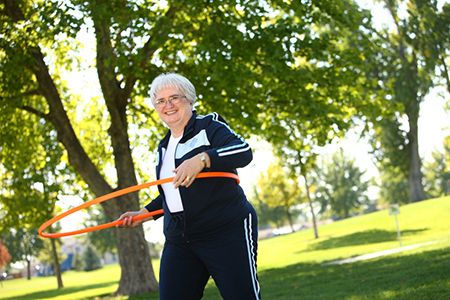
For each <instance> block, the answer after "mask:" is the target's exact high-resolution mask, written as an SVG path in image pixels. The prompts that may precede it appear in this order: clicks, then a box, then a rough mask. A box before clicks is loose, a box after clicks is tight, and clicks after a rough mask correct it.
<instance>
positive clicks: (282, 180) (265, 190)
mask: <svg viewBox="0 0 450 300" xmlns="http://www.w3.org/2000/svg"><path fill="white" fill-rule="evenodd" d="M297 181H298V178H296V177H293V178H290V176H289V173H288V172H286V171H285V170H283V169H282V167H281V166H280V163H279V161H278V162H276V163H272V164H271V165H270V166H269V168H268V169H267V171H266V172H264V173H261V174H260V175H259V178H258V182H257V186H255V187H254V188H255V192H256V193H255V196H256V197H257V199H258V200H259V201H261V202H263V203H265V204H267V205H268V206H270V207H272V208H277V207H282V208H283V211H284V214H285V216H286V219H287V220H288V222H289V225H290V226H291V229H292V231H295V230H294V226H293V225H294V224H293V220H292V219H293V215H294V216H295V213H293V212H295V206H296V205H299V204H300V203H302V202H303V199H302V195H301V190H300V188H299V183H298V182H297Z"/></svg>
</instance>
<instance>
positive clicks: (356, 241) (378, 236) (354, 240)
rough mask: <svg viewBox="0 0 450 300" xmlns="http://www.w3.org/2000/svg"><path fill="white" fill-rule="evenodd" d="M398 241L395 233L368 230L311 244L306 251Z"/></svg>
mask: <svg viewBox="0 0 450 300" xmlns="http://www.w3.org/2000/svg"><path fill="white" fill-rule="evenodd" d="M425 230H427V229H426V228H423V229H416V230H404V231H401V235H402V236H404V237H406V236H408V235H414V234H417V233H419V232H422V231H425ZM397 239H398V235H397V231H388V230H377V229H376V230H368V231H361V232H355V233H352V234H349V235H345V236H340V237H336V238H330V239H327V240H324V241H321V242H318V243H315V244H312V245H310V246H309V247H308V249H307V250H306V251H316V250H327V249H332V248H338V247H348V246H357V245H364V244H374V243H382V242H390V241H396V240H397Z"/></svg>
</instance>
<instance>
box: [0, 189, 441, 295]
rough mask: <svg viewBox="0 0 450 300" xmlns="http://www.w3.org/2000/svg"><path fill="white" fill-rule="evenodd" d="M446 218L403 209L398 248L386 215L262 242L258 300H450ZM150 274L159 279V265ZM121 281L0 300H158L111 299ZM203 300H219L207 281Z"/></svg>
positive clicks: (91, 279)
mask: <svg viewBox="0 0 450 300" xmlns="http://www.w3.org/2000/svg"><path fill="white" fill-rule="evenodd" d="M449 216H450V197H444V198H439V199H432V200H426V201H422V202H418V203H414V204H409V205H404V206H401V207H400V214H399V215H398V222H399V227H400V231H401V239H402V246H400V244H399V240H398V236H397V228H396V221H395V218H394V216H390V215H389V213H388V211H387V210H382V211H378V212H374V213H371V214H367V215H362V216H358V217H353V218H350V219H346V220H341V221H338V222H334V223H332V224H325V225H322V226H320V227H319V228H318V233H319V238H318V239H315V238H314V232H313V230H312V229H308V230H303V231H300V232H295V233H291V234H286V235H281V236H277V237H274V238H270V239H266V240H262V241H261V242H260V245H259V256H258V274H259V279H260V283H261V290H262V296H263V299H266V300H267V299H270V300H275V299H277V300H278V299H279V300H288V299H292V300H294V299H352V300H353V299H433V300H434V299H450V251H449V250H450V218H449ZM374 253H378V254H380V253H381V254H382V255H371V256H369V254H374ZM361 257H363V258H364V259H361ZM348 259H351V260H350V261H345V260H348ZM153 267H154V270H155V274H158V269H159V261H157V260H155V261H154V262H153ZM119 277H120V267H119V266H118V265H110V266H106V267H103V268H102V269H99V270H96V271H92V272H78V271H70V272H65V273H64V274H63V282H64V288H62V289H57V287H56V279H55V277H45V278H32V279H31V280H29V281H28V280H26V279H24V278H22V279H15V280H10V281H4V282H3V287H1V286H0V299H9V300H19V299H98V300H100V299H114V300H118V299H133V300H136V299H150V300H152V299H155V300H156V299H159V296H158V293H157V292H156V293H147V294H143V295H139V296H132V297H128V296H124V297H110V295H111V294H112V293H113V292H114V291H115V289H116V288H117V284H118V280H119ZM203 299H207V300H208V299H222V298H221V297H220V294H219V292H218V290H217V288H216V287H215V285H214V282H213V281H210V282H209V284H208V286H207V288H206V291H205V296H204V298H203Z"/></svg>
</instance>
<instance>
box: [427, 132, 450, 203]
mask: <svg viewBox="0 0 450 300" xmlns="http://www.w3.org/2000/svg"><path fill="white" fill-rule="evenodd" d="M443 146H444V152H440V151H438V150H435V151H433V153H432V154H431V155H432V157H433V161H431V162H427V161H426V162H425V164H424V174H425V192H426V195H427V197H428V198H435V197H443V196H448V195H450V136H447V137H446V138H445V139H444V142H443Z"/></svg>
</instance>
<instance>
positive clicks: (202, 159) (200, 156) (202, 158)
mask: <svg viewBox="0 0 450 300" xmlns="http://www.w3.org/2000/svg"><path fill="white" fill-rule="evenodd" d="M198 158H200V160H201V161H202V162H203V163H204V164H205V168H206V165H207V163H206V156H205V154H203V153H200V154H199V155H198Z"/></svg>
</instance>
